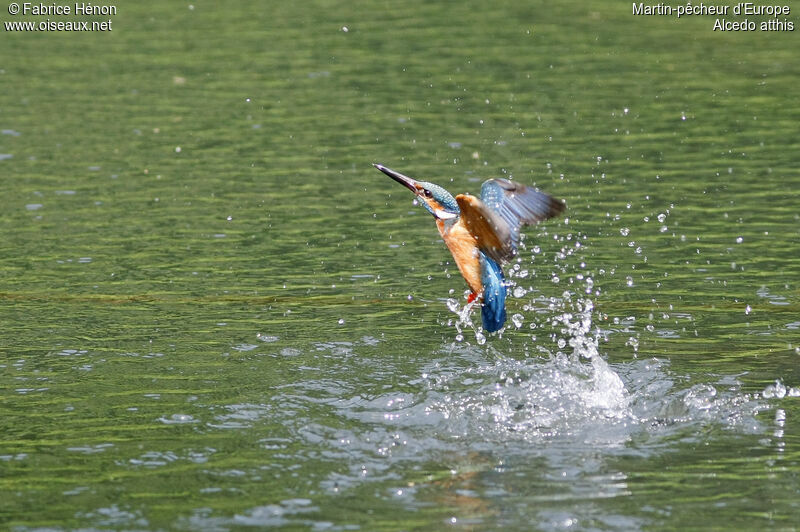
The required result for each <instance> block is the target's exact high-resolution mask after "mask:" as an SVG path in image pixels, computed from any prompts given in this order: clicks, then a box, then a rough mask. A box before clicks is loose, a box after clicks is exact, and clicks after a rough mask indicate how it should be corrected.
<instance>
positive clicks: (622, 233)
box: [619, 227, 631, 236]
mask: <svg viewBox="0 0 800 532" xmlns="http://www.w3.org/2000/svg"><path fill="white" fill-rule="evenodd" d="M630 232H631V230H630V229H628V228H627V227H623V228H622V229H620V230H619V234H621V235H622V236H628V234H630Z"/></svg>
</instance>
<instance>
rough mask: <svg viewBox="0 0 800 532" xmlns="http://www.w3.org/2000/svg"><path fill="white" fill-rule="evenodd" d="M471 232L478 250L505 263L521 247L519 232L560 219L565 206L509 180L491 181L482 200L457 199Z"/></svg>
mask: <svg viewBox="0 0 800 532" xmlns="http://www.w3.org/2000/svg"><path fill="white" fill-rule="evenodd" d="M456 201H458V206H459V207H460V208H461V216H462V217H463V218H464V221H465V223H466V224H467V228H468V229H469V230H470V232H471V233H472V234H473V235H475V237H477V239H478V247H479V248H480V249H482V250H484V251H485V252H486V254H487V255H489V256H490V257H491V258H492V259H494V260H495V261H497V262H499V263H502V262H506V261H508V260H509V259H511V258H512V257H513V256H514V255H515V254H516V252H517V247H518V246H519V230H520V227H521V226H523V225H532V224H535V223H537V222H540V221H542V220H546V219H548V218H552V217H553V216H557V215H558V214H560V213H561V212H563V211H564V203H563V202H562V201H560V200H557V199H555V198H553V197H552V196H550V195H548V194H545V193H544V192H540V191H538V190H536V189H533V188H529V187H526V186H525V185H522V184H520V183H516V182H513V181H508V180H506V179H489V180H488V181H486V182H485V183H483V186H481V199H480V200H479V199H477V198H475V197H474V196H470V195H466V194H460V195H458V196H457V197H456Z"/></svg>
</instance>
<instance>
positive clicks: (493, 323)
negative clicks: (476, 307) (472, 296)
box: [479, 251, 506, 332]
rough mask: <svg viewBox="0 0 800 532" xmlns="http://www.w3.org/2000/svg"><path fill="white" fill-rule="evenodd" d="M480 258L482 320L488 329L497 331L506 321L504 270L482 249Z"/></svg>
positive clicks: (484, 326)
mask: <svg viewBox="0 0 800 532" xmlns="http://www.w3.org/2000/svg"><path fill="white" fill-rule="evenodd" d="M479 259H480V264H481V283H482V284H483V303H482V305H481V321H483V328H484V329H485V330H486V331H488V332H495V331H498V330H500V328H502V327H503V324H504V323H505V322H506V285H505V284H504V282H503V281H504V279H503V270H502V269H501V268H500V266H499V265H498V264H497V263H496V262H495V261H493V260H492V259H491V258H490V257H489V256H487V255H486V254H485V253H483V252H482V251H481V252H480V257H479Z"/></svg>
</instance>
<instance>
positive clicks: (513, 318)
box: [511, 314, 525, 329]
mask: <svg viewBox="0 0 800 532" xmlns="http://www.w3.org/2000/svg"><path fill="white" fill-rule="evenodd" d="M524 320H525V318H524V317H523V316H522V314H514V315H513V316H511V321H513V322H514V326H515V327H516V328H517V329H519V328H520V327H522V322H523V321H524Z"/></svg>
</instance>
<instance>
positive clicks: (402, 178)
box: [372, 164, 419, 195]
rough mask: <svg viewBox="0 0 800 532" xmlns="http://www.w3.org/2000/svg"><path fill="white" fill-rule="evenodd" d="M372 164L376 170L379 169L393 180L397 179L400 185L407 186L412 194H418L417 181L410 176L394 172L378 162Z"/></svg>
mask: <svg viewBox="0 0 800 532" xmlns="http://www.w3.org/2000/svg"><path fill="white" fill-rule="evenodd" d="M372 166H374V167H375V168H377V169H378V170H380V171H381V172H383V173H384V174H386V175H388V176H389V177H391V178H392V179H394V180H395V181H397V182H398V183H400V184H401V185H403V186H405V187H406V188H408V189H409V190H410V191H411V192H413V193H414V194H417V195H418V194H419V189H418V188H417V181H416V180H415V179H412V178H410V177H408V176H406V175H403V174H401V173H400V172H395V171H394V170H392V169H391V168H386V167H385V166H383V165H380V164H373V165H372Z"/></svg>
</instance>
